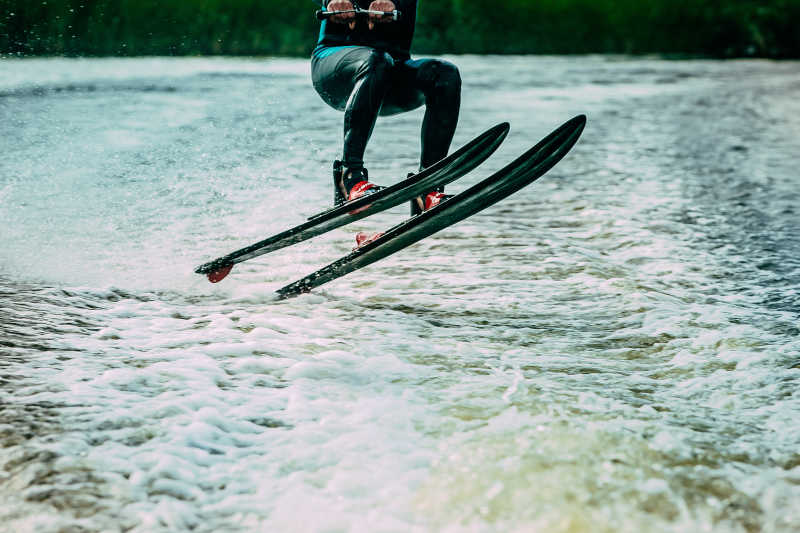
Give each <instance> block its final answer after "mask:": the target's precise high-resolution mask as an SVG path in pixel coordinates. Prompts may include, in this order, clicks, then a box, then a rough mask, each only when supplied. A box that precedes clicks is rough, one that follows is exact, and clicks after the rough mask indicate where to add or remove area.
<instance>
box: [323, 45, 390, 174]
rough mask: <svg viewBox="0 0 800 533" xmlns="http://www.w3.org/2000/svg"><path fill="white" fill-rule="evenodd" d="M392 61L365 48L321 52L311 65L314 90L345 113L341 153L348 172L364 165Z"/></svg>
mask: <svg viewBox="0 0 800 533" xmlns="http://www.w3.org/2000/svg"><path fill="white" fill-rule="evenodd" d="M393 66H394V60H393V59H392V57H391V56H390V55H389V54H387V53H384V52H380V51H378V50H375V49H373V48H368V47H365V46H342V47H335V48H328V49H323V50H321V51H318V52H317V53H315V55H314V56H313V58H312V61H311V77H312V80H313V83H314V88H315V89H316V90H317V92H318V93H319V94H320V96H321V97H322V99H323V100H325V102H327V103H328V105H330V106H331V107H334V108H335V109H339V110H342V111H344V150H343V154H342V161H343V163H344V165H345V167H347V168H351V169H352V168H360V167H362V166H363V165H364V151H365V150H366V147H367V142H368V141H369V138H370V136H371V135H372V130H373V128H374V126H375V120H376V119H377V118H378V114H379V113H380V110H381V106H382V105H383V99H384V96H385V95H386V92H387V89H388V87H389V83H390V82H391V69H392V67H393Z"/></svg>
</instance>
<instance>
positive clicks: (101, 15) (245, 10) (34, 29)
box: [0, 0, 800, 58]
mask: <svg viewBox="0 0 800 533" xmlns="http://www.w3.org/2000/svg"><path fill="white" fill-rule="evenodd" d="M419 4H420V7H419V18H418V24H417V33H416V40H415V47H414V52H415V53H429V54H431V53H433V54H436V53H476V54H482V53H499V54H507V53H513V54H585V53H609V54H616V53H623V54H664V55H678V56H686V55H688V56H710V57H743V56H744V57H750V56H759V57H775V58H789V57H793V58H797V57H800V31H798V30H797V27H796V23H797V21H798V20H800V0H735V1H726V0H648V1H646V2H643V1H641V0H421V1H420V2H419ZM315 9H316V7H315V5H314V4H313V3H312V2H306V1H301V2H286V1H277V0H0V54H3V55H74V56H78V55H91V56H109V55H110V56H115V55H210V54H226V55H288V56H306V55H308V54H309V53H310V50H311V48H312V47H313V45H314V42H315V40H316V35H317V31H318V23H317V22H316V20H314V17H313V13H314V10H315Z"/></svg>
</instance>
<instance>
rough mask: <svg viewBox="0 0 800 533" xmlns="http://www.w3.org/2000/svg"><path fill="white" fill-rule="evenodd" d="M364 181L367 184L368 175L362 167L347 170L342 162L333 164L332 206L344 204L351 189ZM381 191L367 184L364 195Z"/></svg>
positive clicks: (379, 188)
mask: <svg viewBox="0 0 800 533" xmlns="http://www.w3.org/2000/svg"><path fill="white" fill-rule="evenodd" d="M362 181H365V182H367V183H369V173H368V172H367V169H366V168H364V167H355V168H348V167H346V166H345V164H344V163H343V162H342V161H339V160H336V161H334V162H333V206H334V207H336V206H338V205H342V204H343V203H345V202H346V201H347V200H348V198H349V196H350V194H351V191H352V189H353V187H354V186H355V185H356V184H358V183H360V182H362ZM381 189H383V187H380V186H378V185H374V184H371V183H370V184H369V188H368V189H367V191H366V192H365V194H372V193H374V192H378V191H379V190H381Z"/></svg>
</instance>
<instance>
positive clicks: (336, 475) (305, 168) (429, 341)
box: [0, 56, 800, 533]
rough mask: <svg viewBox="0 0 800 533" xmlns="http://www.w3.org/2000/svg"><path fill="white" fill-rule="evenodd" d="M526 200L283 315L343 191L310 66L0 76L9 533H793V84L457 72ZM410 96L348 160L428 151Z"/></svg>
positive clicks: (403, 165) (647, 65)
mask: <svg viewBox="0 0 800 533" xmlns="http://www.w3.org/2000/svg"><path fill="white" fill-rule="evenodd" d="M448 59H450V60H452V61H453V62H455V63H456V64H457V65H458V66H459V67H460V69H461V73H462V78H463V80H464V88H463V107H462V112H461V118H460V122H459V128H458V131H457V133H456V139H455V141H454V147H455V145H460V144H462V143H464V142H466V141H468V140H469V139H471V138H472V137H474V136H475V135H477V134H479V133H480V132H482V131H484V130H486V129H488V128H489V127H490V126H492V125H494V124H496V123H498V122H501V121H509V122H510V123H511V127H512V128H511V132H510V134H509V136H508V138H507V140H506V141H505V143H504V144H503V145H502V146H501V148H500V149H499V150H498V152H497V153H496V154H495V155H494V156H493V157H492V158H490V159H489V160H488V161H487V162H485V163H484V164H483V165H482V166H481V167H479V168H478V169H477V170H475V171H473V172H472V173H471V174H470V175H468V176H466V177H465V178H463V179H461V180H458V181H457V182H456V183H455V184H453V185H451V186H449V187H448V192H458V191H461V190H463V189H465V188H466V187H467V186H469V185H471V184H473V183H475V182H477V181H478V180H479V179H482V178H483V177H486V176H487V175H489V173H491V172H493V171H495V170H497V169H499V168H500V167H502V166H503V165H504V164H505V163H507V162H509V161H511V160H512V159H514V158H515V157H516V156H517V155H519V154H520V153H522V152H523V151H524V150H526V149H527V148H529V147H530V146H531V145H533V144H534V143H535V142H536V141H538V140H539V139H540V138H541V137H543V136H544V135H546V134H547V133H548V132H549V131H551V130H552V129H554V128H555V127H556V126H558V125H559V124H561V123H562V122H564V121H565V120H567V119H569V118H571V117H572V116H574V115H577V114H579V113H585V114H586V115H587V116H588V124H587V128H586V130H585V132H584V134H583V136H582V138H581V140H580V141H579V143H578V144H577V146H576V147H575V148H574V149H573V151H572V152H571V153H570V154H569V155H568V156H567V157H566V158H565V159H564V160H563V161H562V162H561V163H559V165H557V166H556V167H555V168H554V169H553V170H552V171H550V172H549V173H548V174H547V175H546V176H544V177H543V178H541V179H540V180H539V181H537V182H536V183H535V184H533V185H531V186H530V187H528V188H527V189H524V190H523V191H521V192H520V193H518V194H516V195H514V196H512V197H510V198H508V199H506V200H504V201H502V202H500V203H499V204H497V205H496V206H494V207H492V208H490V209H488V210H486V211H484V212H482V213H480V214H478V215H476V216H475V217H472V218H470V219H468V220H466V221H464V222H462V223H460V224H458V225H456V226H454V227H452V228H450V229H448V230H446V231H443V232H441V233H439V234H436V235H434V236H432V237H430V238H428V239H426V240H424V241H422V242H421V243H419V244H417V245H415V246H413V247H411V248H409V249H406V250H404V251H401V252H399V253H398V254H396V255H394V256H392V257H390V258H388V259H386V260H384V261H381V262H379V263H376V264H375V265H373V266H371V267H368V268H365V269H364V270H362V271H360V272H358V273H354V274H351V275H349V276H346V277H344V278H342V279H340V280H337V281H334V282H331V283H330V284H328V285H325V286H323V287H321V288H320V289H317V290H315V291H313V292H312V293H311V294H308V295H304V296H301V297H299V298H296V299H292V300H288V301H276V300H275V299H274V296H273V291H274V290H276V289H277V288H279V287H281V286H283V285H285V284H286V283H288V282H290V281H293V280H295V279H297V278H299V277H301V276H304V275H306V274H307V273H310V272H312V271H314V270H315V269H317V268H319V267H321V266H323V265H325V264H327V263H329V262H330V261H332V260H334V259H336V258H338V257H340V256H341V255H344V254H346V253H348V252H349V251H350V249H351V248H352V247H353V246H354V244H355V241H354V237H353V236H354V234H355V233H356V232H357V231H360V230H364V231H379V230H382V229H385V228H387V227H389V226H391V225H393V224H395V223H397V222H399V221H400V220H402V219H403V218H405V217H406V216H407V212H408V207H407V206H401V207H397V208H395V209H393V210H390V211H388V212H386V213H382V214H379V215H376V216H374V217H370V218H368V219H365V220H362V221H359V222H357V223H355V224H353V225H351V226H347V227H345V228H342V229H339V230H336V231H333V232H331V233H329V234H326V235H324V236H321V237H319V238H316V239H314V240H312V241H310V242H307V243H302V244H300V245H297V246H294V247H292V248H289V249H285V250H281V251H278V252H274V253H272V254H269V255H266V256H264V257H261V258H258V259H255V260H252V261H249V262H246V263H243V264H241V265H238V266H237V267H236V268H235V269H234V271H233V272H232V274H231V275H230V276H229V277H228V278H226V279H225V281H224V282H222V283H220V284H217V285H211V284H209V283H208V282H207V281H206V280H205V278H202V277H200V276H198V275H196V274H194V273H193V272H192V270H193V268H194V267H195V266H196V265H198V264H200V263H203V262H205V261H207V260H209V259H212V258H214V257H217V256H219V255H222V254H225V253H228V252H230V251H232V250H234V249H237V248H239V247H241V246H244V245H246V244H250V243H252V242H254V241H257V240H260V239H262V238H264V237H266V236H268V235H270V234H273V233H276V232H278V231H281V230H283V229H286V228H287V227H290V226H292V225H295V224H298V223H300V222H302V221H303V220H305V218H306V217H308V216H310V215H312V214H314V213H315V212H318V211H320V210H321V209H323V208H325V207H327V206H328V205H329V203H330V202H331V199H332V191H331V184H330V176H329V174H330V166H331V162H332V161H333V159H335V158H337V157H338V156H339V150H340V143H341V139H340V137H341V127H342V124H341V120H342V117H341V115H340V114H338V113H337V112H335V111H333V110H330V109H328V108H327V107H326V106H325V105H324V104H323V103H322V102H321V100H320V99H319V97H318V96H317V95H316V93H315V92H314V90H313V88H312V87H311V83H310V75H309V72H308V65H307V62H306V61H303V60H271V59H252V60H246V59H160V58H154V59H153V58H151V59H125V60H121V59H92V60H85V59H84V60H69V59H30V60H27V59H26V60H2V61H0V74H1V75H0V145H1V146H2V157H0V243H2V245H0V531H2V532H5V531H13V532H26V531H31V532H33V531H36V532H50V531H52V532H57V531H134V532H159V531H164V532H166V531H185V530H193V531H201V532H212V531H213V532H219V531H313V532H317V531H364V532H367V531H369V532H374V531H381V532H383V531H387V532H388V531H448V532H467V531H468V532H484V531H486V532H489V531H520V532H522V531H525V532H527V531H543V532H545V531H546V532H597V531H607V532H627V531H630V532H634V531H637V532H638V531H676V532H677V531H701V530H702V531H715V532H748V533H749V532H755V531H764V532H791V531H797V530H798V529H800V453H798V451H797V450H800V423H798V422H797V420H798V419H799V418H800V417H798V415H799V414H800V396H799V395H798V392H797V391H798V385H800V340H798V339H799V336H798V333H800V331H798V319H800V224H798V213H797V210H798V207H797V206H798V203H799V201H800V192H799V191H800V188H798V172H797V154H798V153H800V141H798V139H800V99H798V98H797V95H798V94H799V93H800V68H798V67H799V65H798V64H797V63H796V62H794V63H792V62H785V63H775V62H766V61H729V62H716V61H670V62H667V61H660V60H655V59H628V58H620V57H570V58H562V57H478V56H464V57H451V58H448ZM421 119H422V111H421V110H420V111H417V112H414V113H410V114H406V115H401V116H398V117H392V118H388V119H381V120H379V122H378V125H377V127H376V129H375V134H374V136H373V140H372V142H371V144H370V146H369V149H368V152H367V154H366V161H367V165H368V167H369V170H370V176H371V177H373V179H374V181H376V182H378V183H391V182H394V181H396V180H398V179H401V178H403V177H404V176H405V175H406V173H407V172H409V171H413V170H415V169H416V167H417V158H418V155H419V126H420V122H421Z"/></svg>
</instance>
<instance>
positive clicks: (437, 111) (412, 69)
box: [311, 0, 461, 215]
mask: <svg viewBox="0 0 800 533" xmlns="http://www.w3.org/2000/svg"><path fill="white" fill-rule="evenodd" d="M361 2H362V3H364V4H366V0H361ZM317 3H320V4H322V6H323V8H324V10H325V11H328V12H339V11H344V12H347V13H342V14H338V15H331V16H330V17H329V18H326V19H324V20H323V22H322V25H321V27H320V33H319V40H318V42H317V46H316V48H315V49H314V52H313V53H312V56H311V77H312V80H313V83H314V88H315V89H316V90H317V92H318V93H319V95H320V96H321V97H322V99H323V100H324V101H325V102H326V103H327V104H328V105H330V106H331V107H333V108H334V109H337V110H339V111H344V148H343V150H342V159H341V160H337V161H334V164H333V179H334V205H338V204H341V203H343V202H345V201H346V200H352V199H354V198H358V197H359V196H363V195H365V194H370V191H372V192H374V191H375V190H377V187H376V186H375V185H374V184H372V183H370V181H369V176H368V173H367V169H366V168H365V167H364V151H365V149H366V147H367V143H368V142H369V138H370V135H371V134H372V130H373V127H374V126H375V121H376V120H377V118H378V116H379V115H381V116H388V115H395V114H398V113H402V112H404V111H411V110H413V109H417V108H418V107H420V106H422V105H423V104H424V105H425V116H424V119H423V121H422V131H421V137H422V152H421V156H420V162H419V164H420V168H425V167H428V166H430V165H432V164H433V163H435V162H436V161H438V160H439V159H441V158H443V157H445V156H446V155H447V152H448V150H449V148H450V142H451V141H452V139H453V134H454V133H455V129H456V124H457V122H458V112H459V108H460V105H461V77H460V75H459V72H458V68H457V67H456V66H455V65H453V64H452V63H449V62H447V61H442V60H438V59H416V60H412V59H411V55H410V50H411V41H412V39H413V36H414V27H415V24H416V12H417V0H395V1H390V0H374V1H372V2H371V3H370V4H369V6H368V7H367V8H364V7H363V6H360V5H359V0H352V1H351V0H318V1H317ZM362 9H368V10H369V11H373V12H376V11H380V12H384V13H389V12H395V16H379V15H377V14H375V13H373V14H370V15H367V16H364V14H363V13H356V12H354V11H358V10H362ZM397 12H399V16H397ZM443 192H444V191H443V188H442V189H441V190H436V191H430V192H429V193H427V194H425V195H424V196H423V197H421V198H417V199H415V200H412V201H411V214H412V215H416V214H419V213H420V212H422V210H427V209H430V208H431V207H433V206H434V205H437V204H438V203H439V202H440V201H441V200H442V199H443V198H444V194H443Z"/></svg>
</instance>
